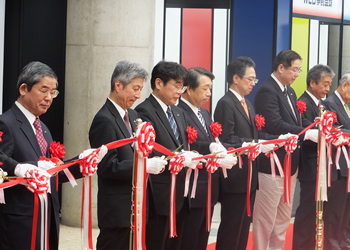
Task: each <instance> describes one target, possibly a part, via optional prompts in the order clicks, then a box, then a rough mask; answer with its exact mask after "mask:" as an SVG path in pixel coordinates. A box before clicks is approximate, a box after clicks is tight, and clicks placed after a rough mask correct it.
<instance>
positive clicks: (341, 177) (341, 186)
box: [324, 73, 350, 250]
mask: <svg viewBox="0 0 350 250" xmlns="http://www.w3.org/2000/svg"><path fill="white" fill-rule="evenodd" d="M349 102H350V73H346V74H345V75H343V76H342V78H341V79H340V81H339V86H338V88H337V90H336V91H334V93H333V95H331V96H329V97H328V98H327V99H326V100H325V106H326V109H327V110H330V111H332V112H334V113H336V114H337V122H336V123H335V124H334V125H335V126H340V125H342V127H341V130H342V131H344V132H347V133H349V132H350V111H349V107H348V104H347V103H349ZM346 148H348V147H346ZM347 150H348V149H347ZM332 156H333V166H332V180H333V179H334V177H336V180H334V181H332V185H331V187H330V188H329V193H328V202H327V206H326V207H325V210H324V213H325V215H324V248H325V249H331V250H335V249H336V250H338V249H349V248H348V246H347V245H348V244H349V243H348V242H346V241H347V239H346V238H345V237H346V233H345V232H346V227H347V222H348V221H349V218H350V217H349V216H350V211H349V207H350V195H349V193H347V191H346V190H347V176H348V166H347V163H346V160H345V157H344V154H343V153H342V152H341V155H340V159H339V166H340V170H337V169H336V161H335V150H333V154H332Z"/></svg>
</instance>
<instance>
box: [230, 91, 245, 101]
mask: <svg viewBox="0 0 350 250" xmlns="http://www.w3.org/2000/svg"><path fill="white" fill-rule="evenodd" d="M229 90H230V91H231V92H232V93H233V94H234V95H235V96H236V97H237V99H238V101H239V102H241V101H242V99H244V97H242V96H241V95H240V94H238V93H237V92H236V91H234V90H233V89H231V88H229Z"/></svg>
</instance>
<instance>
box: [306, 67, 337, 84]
mask: <svg viewBox="0 0 350 250" xmlns="http://www.w3.org/2000/svg"><path fill="white" fill-rule="evenodd" d="M325 76H330V77H331V78H333V77H334V76H335V74H334V71H333V70H332V69H331V68H330V67H329V66H328V65H323V64H317V65H315V66H313V67H312V68H311V69H310V70H309V72H308V73H307V78H306V83H307V86H308V87H309V86H310V82H311V80H314V81H315V83H316V84H318V83H319V82H320V81H321V80H322V78H323V77H325Z"/></svg>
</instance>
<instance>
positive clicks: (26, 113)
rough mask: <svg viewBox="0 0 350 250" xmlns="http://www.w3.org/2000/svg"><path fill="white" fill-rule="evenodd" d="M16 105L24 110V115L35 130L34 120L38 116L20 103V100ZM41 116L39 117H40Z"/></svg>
mask: <svg viewBox="0 0 350 250" xmlns="http://www.w3.org/2000/svg"><path fill="white" fill-rule="evenodd" d="M15 104H16V106H17V107H18V108H19V110H21V111H22V113H23V114H24V116H25V117H26V118H27V120H28V122H29V123H30V125H31V126H32V128H33V131H34V132H35V128H34V125H33V123H34V121H35V119H36V116H35V115H33V114H32V113H31V112H30V111H29V110H28V109H26V108H25V107H24V106H23V105H22V104H20V103H19V102H18V101H16V102H15ZM38 118H39V117H38Z"/></svg>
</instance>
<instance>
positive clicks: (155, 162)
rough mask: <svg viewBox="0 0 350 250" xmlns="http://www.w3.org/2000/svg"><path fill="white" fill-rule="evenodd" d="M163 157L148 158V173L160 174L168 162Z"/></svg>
mask: <svg viewBox="0 0 350 250" xmlns="http://www.w3.org/2000/svg"><path fill="white" fill-rule="evenodd" d="M163 158H164V157H163ZM163 158H158V157H153V158H151V159H147V169H146V171H147V173H149V174H159V173H160V172H161V171H162V170H163V169H164V168H165V166H166V164H168V162H167V161H165V160H164V159H163Z"/></svg>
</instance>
